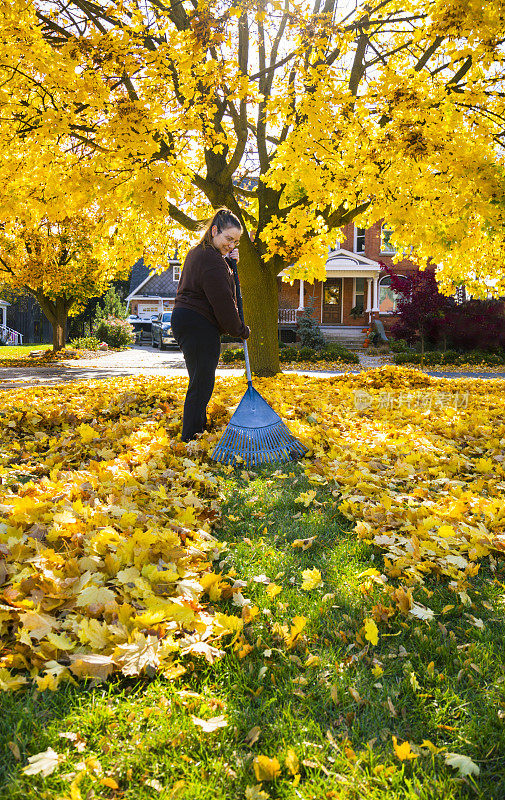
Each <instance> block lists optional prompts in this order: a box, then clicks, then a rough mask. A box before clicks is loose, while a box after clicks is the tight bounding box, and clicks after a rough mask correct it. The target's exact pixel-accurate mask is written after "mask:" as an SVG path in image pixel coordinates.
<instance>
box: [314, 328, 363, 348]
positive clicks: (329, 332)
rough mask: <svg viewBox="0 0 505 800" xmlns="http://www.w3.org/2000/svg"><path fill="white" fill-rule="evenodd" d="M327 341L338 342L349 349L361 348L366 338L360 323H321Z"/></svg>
mask: <svg viewBox="0 0 505 800" xmlns="http://www.w3.org/2000/svg"><path fill="white" fill-rule="evenodd" d="M319 327H320V329H321V333H322V334H323V336H324V338H325V339H326V341H327V342H336V343H338V344H341V345H342V347H346V348H347V349H348V350H361V348H362V347H363V343H364V341H365V339H366V334H365V333H363V331H362V328H361V326H359V325H338V326H337V325H320V326H319Z"/></svg>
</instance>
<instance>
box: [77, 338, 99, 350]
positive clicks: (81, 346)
mask: <svg viewBox="0 0 505 800" xmlns="http://www.w3.org/2000/svg"><path fill="white" fill-rule="evenodd" d="M70 345H71V347H75V349H76V350H98V347H99V345H100V339H97V338H96V336H81V337H79V338H78V339H72V341H71V342H70Z"/></svg>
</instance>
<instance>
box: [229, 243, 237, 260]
mask: <svg viewBox="0 0 505 800" xmlns="http://www.w3.org/2000/svg"><path fill="white" fill-rule="evenodd" d="M228 255H229V257H230V258H234V259H235V261H236V262H237V264H238V247H235V249H234V250H232V251H231V253H228Z"/></svg>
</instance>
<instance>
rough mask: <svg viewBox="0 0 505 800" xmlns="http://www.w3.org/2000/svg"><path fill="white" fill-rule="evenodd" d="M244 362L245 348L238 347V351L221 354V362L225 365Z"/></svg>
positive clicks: (227, 351) (226, 351)
mask: <svg viewBox="0 0 505 800" xmlns="http://www.w3.org/2000/svg"><path fill="white" fill-rule="evenodd" d="M243 360H244V348H243V347H237V349H236V350H225V351H224V352H223V353H222V354H221V361H222V362H223V364H233V363H234V362H235V361H243Z"/></svg>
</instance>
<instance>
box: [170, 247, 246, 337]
mask: <svg viewBox="0 0 505 800" xmlns="http://www.w3.org/2000/svg"><path fill="white" fill-rule="evenodd" d="M174 308H190V309H191V310H192V311H197V312H198V314H201V315H202V317H205V319H208V320H209V322H212V324H213V325H215V326H216V328H218V329H219V330H220V331H221V333H229V334H230V335H231V336H236V337H240V338H241V339H247V337H248V336H249V332H250V331H249V328H248V327H247V325H244V324H243V322H242V320H241V319H240V317H239V313H238V310H237V296H236V293H235V280H234V278H233V272H232V271H231V269H230V267H229V266H228V264H227V263H226V261H225V259H224V258H223V256H222V255H221V253H220V252H219V251H218V250H216V248H215V247H212V245H207V246H206V247H205V246H204V245H202V244H197V245H196V247H193V248H192V249H191V250H190V251H189V253H188V255H187V256H186V258H185V261H184V266H183V268H182V275H181V279H180V281H179V287H178V289H177V294H176V297H175V305H174Z"/></svg>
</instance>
